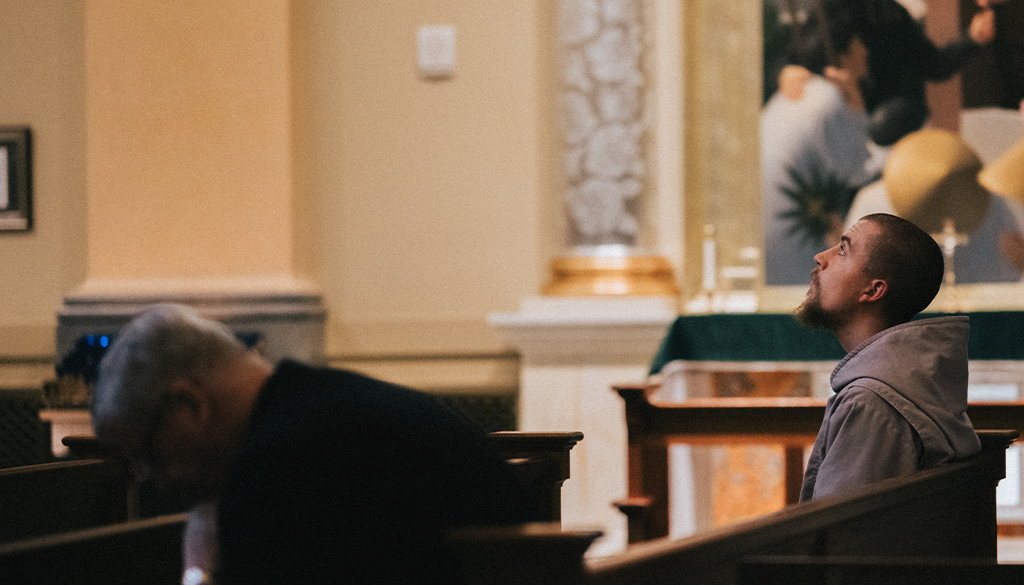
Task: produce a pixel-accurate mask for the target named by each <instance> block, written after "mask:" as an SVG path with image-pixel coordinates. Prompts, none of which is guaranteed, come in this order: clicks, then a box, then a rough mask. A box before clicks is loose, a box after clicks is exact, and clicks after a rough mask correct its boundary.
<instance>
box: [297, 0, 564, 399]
mask: <svg viewBox="0 0 1024 585" xmlns="http://www.w3.org/2000/svg"><path fill="white" fill-rule="evenodd" d="M549 4H551V3H548V2H544V1H537V2H478V1H475V0H473V1H470V0H467V1H460V2H451V1H448V0H424V1H418V2H407V1H397V0H390V1H383V2H326V1H325V2H296V3H294V4H293V30H294V34H293V40H294V44H293V49H294V53H293V59H294V63H295V69H294V73H295V85H294V87H295V96H296V99H295V104H296V108H295V116H296V125H295V127H296V148H295V153H296V161H295V168H296V176H297V181H298V189H297V192H298V194H299V201H300V206H301V210H300V213H299V217H300V218H301V224H302V227H301V229H300V230H299V239H300V240H301V245H300V247H299V250H300V255H301V256H302V257H301V258H300V259H299V262H300V265H301V266H303V269H304V270H306V271H308V272H309V273H310V274H311V276H312V277H313V279H314V280H315V281H317V282H319V283H320V284H321V285H322V287H323V292H324V295H325V300H326V302H327V305H328V307H329V310H330V319H329V329H328V352H329V355H330V356H331V357H332V358H333V359H334V361H335V362H340V363H344V364H347V365H351V366H354V367H358V368H363V369H368V370H370V371H373V372H377V373H381V374H383V375H388V376H391V375H394V376H398V377H400V378H402V379H404V380H408V381H410V382H412V383H416V384H417V385H420V386H432V385H437V384H439V383H440V379H444V378H447V379H450V381H451V382H452V383H454V384H457V385H462V386H466V387H474V386H493V385H497V386H502V385H503V386H505V387H506V388H507V387H508V386H509V385H510V384H513V385H514V383H515V380H514V363H511V362H510V360H509V359H508V357H507V352H506V350H505V348H504V346H503V344H502V343H501V341H500V340H499V339H498V337H497V336H496V335H495V333H494V332H493V330H492V329H491V328H490V327H488V326H487V324H486V321H485V318H486V315H487V313H488V312H493V311H508V310H515V309H516V308H517V306H518V303H519V300H520V298H522V297H524V296H527V295H532V294H536V293H537V292H538V291H539V289H540V286H541V284H542V280H543V279H544V278H545V276H546V269H547V267H546V263H547V259H548V258H549V257H550V254H551V252H552V247H553V246H554V245H556V244H555V243H554V242H553V241H552V238H553V236H552V235H551V233H550V232H551V231H552V230H547V231H545V229H544V227H545V225H547V224H548V222H550V221H551V220H550V215H551V214H552V211H551V209H550V207H549V206H550V203H549V201H550V200H552V199H555V198H556V197H557V195H556V194H555V189H554V188H553V187H552V179H551V176H552V164H553V160H554V156H553V154H552V152H553V151H552V150H551V149H550V146H549V145H548V144H547V143H546V142H545V141H546V140H550V138H547V137H549V136H551V135H552V130H551V124H552V121H553V116H554V114H553V112H552V111H550V110H549V108H550V107H551V106H550V104H551V102H552V100H551V99H550V98H549V95H548V94H546V93H545V92H547V91H549V90H548V86H549V85H550V83H551V81H550V80H549V79H548V77H547V76H548V75H550V72H549V71H548V70H547V67H550V65H549V61H550V60H549V59H547V58H546V56H545V51H547V50H548V45H547V43H548V42H549V41H550V37H549V36H548V35H549V34H550V32H549V29H550V27H551V26H552V24H551V23H552V20H553V18H552V16H551V15H550V14H549V13H547V12H544V13H542V11H547V10H549V9H550V8H549V6H548V5H549ZM430 24H450V25H453V26H454V27H455V29H456V71H455V74H454V76H453V77H452V78H451V79H447V80H440V81H436V80H435V81H430V80H424V79H422V78H421V77H420V76H419V74H418V72H417V69H416V30H417V27H419V26H421V25H430ZM502 356H505V357H502ZM420 358H427V359H420ZM438 358H448V359H446V360H441V361H438ZM451 358H455V361H449V360H450V359H451ZM510 366H511V367H510ZM510 376H512V377H511V378H510Z"/></svg>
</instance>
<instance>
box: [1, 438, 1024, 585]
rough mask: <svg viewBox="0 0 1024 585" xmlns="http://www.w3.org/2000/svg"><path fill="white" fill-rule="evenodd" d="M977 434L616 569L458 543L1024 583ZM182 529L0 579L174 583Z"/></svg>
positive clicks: (471, 577) (775, 573) (25, 552)
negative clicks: (904, 470) (943, 458)
mask: <svg viewBox="0 0 1024 585" xmlns="http://www.w3.org/2000/svg"><path fill="white" fill-rule="evenodd" d="M979 435H980V436H981V437H982V438H983V445H984V449H983V451H982V453H981V454H979V455H977V456H975V457H972V458H969V459H965V460H961V461H956V462H952V463H947V464H944V465H941V466H938V467H935V468H932V469H928V470H924V471H921V472H918V473H915V474H912V475H909V476H904V477H900V478H895V479H891V480H887V481H884V482H878V483H876V484H872V485H868V486H863V487H861V488H859V489H856V490H852V491H851V492H850V493H848V494H846V495H835V496H830V497H827V498H821V499H818V500H814V501H812V502H807V503H804V504H800V505H798V506H791V507H789V508H786V509H784V510H781V511H779V512H776V513H774V514H769V515H766V516H764V517H761V518H757V519H754V520H750V521H747V522H743V523H738V524H736V525H733V526H728V527H722V528H718V529H715V530H711V531H709V532H707V533H705V534H701V535H698V536H694V537H691V538H687V539H681V540H677V541H672V540H668V539H659V540H652V541H648V542H644V543H640V544H636V545H632V546H630V547H629V549H628V550H627V551H626V552H624V553H622V554H620V555H616V556H613V557H606V558H601V559H594V560H587V559H585V557H584V552H585V551H586V549H587V547H588V546H589V545H590V543H591V542H592V541H593V539H594V538H595V537H596V536H597V533H593V532H570V533H566V532H562V531H561V530H560V528H559V526H558V524H557V523H550V524H540V525H536V524H532V525H524V526H517V527H499V528H467V529H460V530H456V531H453V532H452V533H451V534H450V535H449V539H450V540H449V542H450V543H451V546H452V549H453V550H454V551H455V554H456V556H457V558H458V559H459V561H460V563H461V567H462V569H463V577H464V578H465V582H466V583H467V584H468V585H485V584H487V585H505V584H512V583H531V584H535V585H545V584H552V585H554V584H559V585H566V584H568V585H573V584H578V585H625V584H627V583H645V584H650V585H660V584H669V583H672V584H680V585H685V584H691V583H692V584H701V585H732V584H747V583H750V584H752V583H765V582H769V581H765V580H762V577H764V578H765V579H767V578H768V577H771V578H779V579H781V581H776V582H785V583H810V582H814V583H821V582H826V581H824V580H815V579H816V578H817V577H818V576H820V575H822V574H827V575H829V578H832V579H834V580H833V581H827V582H830V583H832V582H834V583H854V582H856V583H874V582H879V583H881V582H885V583H890V582H893V580H892V579H886V578H885V577H886V575H894V574H900V575H906V576H907V577H908V580H907V581H897V582H901V583H915V582H919V581H915V580H913V577H914V575H915V574H919V575H927V576H928V577H929V579H931V580H929V581H928V583H930V584H942V583H957V584H958V585H959V584H962V583H1012V582H1024V581H1022V579H1024V565H998V564H997V563H996V525H995V487H996V483H997V482H998V480H999V479H1000V478H1002V477H1003V475H1004V473H1005V449H1006V447H1007V446H1008V445H1009V443H1010V442H1011V441H1012V440H1013V438H1015V437H1016V436H1017V433H1016V432H997V431H992V432H986V431H983V432H981V433H979ZM183 523H184V517H183V516H170V517H164V518H159V519H150V520H143V521H134V522H130V523H126V524H121V525H116V526H108V527H103V528H98V529H91V530H86V531H80V532H77V533H72V534H64V535H59V536H56V537H47V538H43V539H35V540H33V541H22V542H18V543H8V544H5V545H0V575H4V576H5V577H6V576H8V575H12V576H14V578H13V579H10V580H6V581H5V582H10V583H26V582H33V583H36V582H38V583H58V584H59V583H86V584H91V583H114V584H120V583H155V584H157V585H159V584H161V583H168V584H170V583H176V582H178V581H177V580H178V579H179V578H180V558H179V557H180V542H181V528H182V526H183ZM54 558H60V559H61V562H60V563H54V562H53V559H54ZM133 559H136V560H133ZM175 563H177V565H176V564H175ZM40 567H41V568H42V569H41V571H42V572H39V568H40ZM814 571H818V572H817V573H815V572H814ZM821 571H827V573H822V572H821ZM887 571H891V572H889V573H887ZM23 575H28V576H29V577H27V578H26V579H24V580H23V579H20V578H19V577H20V576H23ZM69 575H70V576H69ZM865 575H866V577H865ZM93 576H96V577H95V578H94V577H93ZM875 577H879V578H880V579H879V580H875V581H872V580H871V579H873V578H875ZM859 578H864V579H865V580H864V581H858V580H856V579H859Z"/></svg>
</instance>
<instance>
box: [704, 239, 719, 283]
mask: <svg viewBox="0 0 1024 585" xmlns="http://www.w3.org/2000/svg"><path fill="white" fill-rule="evenodd" d="M715 255H716V254H715V227H714V226H712V225H706V226H704V290H706V291H712V290H715V271H716V267H715V263H716V258H715Z"/></svg>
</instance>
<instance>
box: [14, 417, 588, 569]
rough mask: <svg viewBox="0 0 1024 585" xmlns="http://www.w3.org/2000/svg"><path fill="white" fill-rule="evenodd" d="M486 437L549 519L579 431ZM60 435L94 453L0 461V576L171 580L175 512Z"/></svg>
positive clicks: (120, 466)
mask: <svg viewBox="0 0 1024 585" xmlns="http://www.w3.org/2000/svg"><path fill="white" fill-rule="evenodd" d="M488 438H489V440H490V442H491V443H492V445H493V446H494V447H495V449H496V450H497V451H498V452H499V453H501V454H502V455H503V456H505V457H506V458H507V459H508V460H509V462H510V463H511V464H512V465H513V467H514V468H515V469H516V471H517V472H518V473H519V475H520V476H521V477H522V478H523V480H524V483H525V484H526V485H527V488H528V489H529V490H530V491H531V493H532V494H533V496H534V498H535V501H536V502H537V506H538V510H539V513H540V515H541V517H542V518H543V519H545V520H548V521H553V522H555V523H556V524H555V525H556V526H557V523H558V521H559V520H560V518H561V487H562V484H563V482H564V481H565V480H566V479H568V478H569V475H570V473H569V453H570V451H571V450H572V448H573V446H575V445H576V443H578V442H579V441H580V440H582V439H583V434H582V433H579V432H555V433H522V432H500V433H492V434H490V435H489V436H488ZM64 444H66V445H68V446H69V447H70V448H71V449H72V452H73V453H75V454H76V455H78V456H82V457H97V459H82V460H73V461H67V462H59V463H50V464H45V465H32V466H24V467H18V468H11V469H6V470H0V493H2V494H4V496H5V497H7V498H9V500H8V505H5V506H0V576H4V577H6V576H7V575H22V574H25V575H28V574H29V573H28V572H27V571H31V570H34V569H33V568H38V569H39V572H38V573H37V574H36V575H35V577H33V578H32V579H31V580H32V581H33V582H40V583H50V582H52V583H58V582H71V581H66V580H65V579H69V577H67V575H74V574H76V573H81V574H88V575H90V577H88V579H86V580H85V581H82V580H74V582H76V583H86V582H87V583H122V582H123V583H130V582H146V583H162V582H168V583H179V582H180V579H181V554H182V550H181V544H182V534H183V529H184V521H185V515H170V516H163V517H160V518H154V519H146V520H138V519H137V509H138V501H137V500H138V484H137V483H136V482H135V481H134V477H133V476H132V475H131V474H130V467H129V465H128V462H127V461H126V460H125V459H124V458H123V456H121V454H120V453H119V452H118V451H116V450H110V449H109V448H106V447H104V446H103V445H102V444H100V443H99V442H98V441H97V440H96V438H95V437H66V438H65V439H64ZM46 559H51V560H52V559H60V562H59V563H52V562H50V563H47V562H46ZM53 565H56V566H53ZM65 573H66V574H67V575H65ZM62 575H63V576H62ZM132 575H136V576H138V575H145V576H146V580H143V581H138V580H134V578H132ZM0 582H3V583H9V582H15V581H8V580H7V579H6V578H0Z"/></svg>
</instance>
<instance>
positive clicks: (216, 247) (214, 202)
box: [85, 0, 292, 289]
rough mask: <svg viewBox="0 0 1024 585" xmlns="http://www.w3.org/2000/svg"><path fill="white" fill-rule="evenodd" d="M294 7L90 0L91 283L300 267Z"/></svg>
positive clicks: (266, 274) (268, 0)
mask: <svg viewBox="0 0 1024 585" xmlns="http://www.w3.org/2000/svg"><path fill="white" fill-rule="evenodd" d="M288 15H289V5H288V0H259V1H258V2H252V1H250V0H216V1H215V2H209V1H207V0H179V1H177V2H170V3H166V2H131V3H127V4H126V3H125V2H122V1H120V0H88V1H87V2H86V13H85V19H86V26H85V31H86V34H85V43H86V63H85V78H86V140H87V152H88V157H89V158H88V168H87V173H86V181H87V182H86V189H87V193H88V200H89V209H88V227H89V234H88V237H89V240H90V241H89V247H88V248H89V258H88V264H89V268H88V275H87V277H88V282H87V285H88V288H89V289H97V288H111V287H121V288H124V287H129V288H134V289H137V288H138V286H139V283H141V282H147V283H152V284H150V286H155V287H158V288H162V289H164V288H174V287H178V286H186V287H194V286H196V285H197V284H198V283H208V282H210V281H213V282H221V281H223V280H225V279H234V280H243V281H247V282H249V283H250V284H249V285H248V286H250V287H256V286H259V284H258V282H263V281H264V280H266V279H267V278H276V279H282V278H287V277H290V276H291V274H292V267H291V259H292V250H291V246H292V233H291V229H292V222H291V202H292V197H291V188H292V176H291V172H292V169H291V164H290V160H291V152H290V148H291V124H290V115H289V113H290V105H291V104H290V99H291V96H290V93H291V88H290V77H289V65H290V63H289V52H288V43H289V38H288V35H289V26H288V24H289V20H288ZM101 283H102V284H101ZM108 283H115V284H108ZM120 283H125V284H120ZM179 283H181V284H179Z"/></svg>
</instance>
